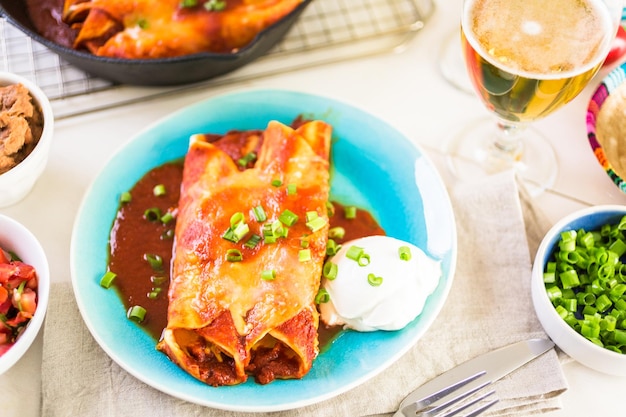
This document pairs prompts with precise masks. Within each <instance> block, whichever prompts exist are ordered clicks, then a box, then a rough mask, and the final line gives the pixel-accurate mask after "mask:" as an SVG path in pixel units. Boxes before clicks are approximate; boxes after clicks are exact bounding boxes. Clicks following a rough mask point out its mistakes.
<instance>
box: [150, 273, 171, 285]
mask: <svg viewBox="0 0 626 417" xmlns="http://www.w3.org/2000/svg"><path fill="white" fill-rule="evenodd" d="M166 281H167V278H165V277H164V276H162V275H153V276H151V277H150V282H151V283H153V284H154V285H163V284H165V282H166Z"/></svg>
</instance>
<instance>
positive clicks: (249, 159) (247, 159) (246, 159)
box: [205, 3, 256, 168]
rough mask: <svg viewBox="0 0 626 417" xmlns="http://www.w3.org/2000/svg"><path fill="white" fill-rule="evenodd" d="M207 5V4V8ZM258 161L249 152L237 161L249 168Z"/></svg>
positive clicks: (253, 154)
mask: <svg viewBox="0 0 626 417" xmlns="http://www.w3.org/2000/svg"><path fill="white" fill-rule="evenodd" d="M206 4H207V3H205V6H206ZM254 161H256V153H255V152H248V153H247V154H245V155H244V156H242V157H241V158H239V160H238V161H237V163H238V164H239V165H240V166H242V167H244V168H245V167H247V166H248V164H249V163H250V162H254Z"/></svg>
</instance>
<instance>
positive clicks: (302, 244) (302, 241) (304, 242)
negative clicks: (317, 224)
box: [300, 237, 309, 249]
mask: <svg viewBox="0 0 626 417" xmlns="http://www.w3.org/2000/svg"><path fill="white" fill-rule="evenodd" d="M300 247H301V248H304V249H306V248H308V247H309V239H307V238H306V237H303V238H300Z"/></svg>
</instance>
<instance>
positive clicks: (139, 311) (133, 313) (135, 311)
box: [126, 306, 146, 323]
mask: <svg viewBox="0 0 626 417" xmlns="http://www.w3.org/2000/svg"><path fill="white" fill-rule="evenodd" d="M126 316H127V317H128V318H129V319H131V320H133V321H136V322H137V323H141V322H142V321H143V320H144V319H145V318H146V309H145V308H143V307H142V306H132V307H131V308H129V309H128V312H127V313H126Z"/></svg>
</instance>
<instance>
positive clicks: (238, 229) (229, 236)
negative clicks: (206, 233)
mask: <svg viewBox="0 0 626 417" xmlns="http://www.w3.org/2000/svg"><path fill="white" fill-rule="evenodd" d="M249 231H250V227H249V226H248V225H247V224H246V223H238V224H237V225H236V226H234V228H233V227H232V226H231V227H229V228H228V229H226V231H225V232H224V234H223V235H222V238H223V239H226V240H228V241H231V242H233V243H237V242H239V241H240V240H241V239H242V238H243V237H244V236H245V235H246V234H248V232H249Z"/></svg>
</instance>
